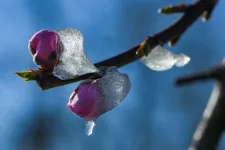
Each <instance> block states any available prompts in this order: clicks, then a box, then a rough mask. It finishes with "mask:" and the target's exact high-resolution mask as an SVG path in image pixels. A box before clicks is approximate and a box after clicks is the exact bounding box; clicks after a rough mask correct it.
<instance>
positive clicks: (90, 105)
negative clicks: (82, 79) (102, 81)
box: [67, 81, 101, 120]
mask: <svg viewBox="0 0 225 150" xmlns="http://www.w3.org/2000/svg"><path fill="white" fill-rule="evenodd" d="M100 100H101V97H100V91H99V88H98V85H97V84H95V83H94V81H89V83H88V82H87V83H83V84H81V85H80V86H79V87H78V88H77V89H76V90H75V91H74V92H73V93H72V94H71V96H70V99H69V102H68V104H67V106H68V107H69V108H70V110H71V111H72V112H74V113H75V114H77V115H78V116H80V117H82V118H85V119H87V120H96V119H97V118H98V117H99V116H100V115H101V112H100V110H99V106H100V105H99V103H100Z"/></svg>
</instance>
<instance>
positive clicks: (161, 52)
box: [140, 45, 190, 71]
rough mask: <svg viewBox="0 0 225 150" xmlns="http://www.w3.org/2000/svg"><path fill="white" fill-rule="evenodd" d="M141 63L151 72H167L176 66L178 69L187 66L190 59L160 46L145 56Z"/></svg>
mask: <svg viewBox="0 0 225 150" xmlns="http://www.w3.org/2000/svg"><path fill="white" fill-rule="evenodd" d="M140 61H141V62H142V63H143V64H144V65H146V66H147V67H148V68H149V69H151V70H154V71H165V70H169V69H171V68H172V67H173V66H174V65H175V66H177V67H183V66H185V65H187V64H188V63H189V61H190V57H188V56H186V55H184V54H175V53H173V52H170V51H168V50H166V49H163V48H162V47H161V46H160V45H158V46H156V47H155V48H154V49H153V50H152V51H151V52H150V53H149V54H148V56H147V57H146V56H143V57H142V58H141V59H140Z"/></svg>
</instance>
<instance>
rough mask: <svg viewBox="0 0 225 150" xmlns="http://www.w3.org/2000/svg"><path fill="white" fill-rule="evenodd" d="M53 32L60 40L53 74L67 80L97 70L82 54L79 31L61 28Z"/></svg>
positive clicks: (81, 41) (81, 38)
mask: <svg viewBox="0 0 225 150" xmlns="http://www.w3.org/2000/svg"><path fill="white" fill-rule="evenodd" d="M55 32H56V33H57V35H58V36H59V42H60V44H59V47H60V63H59V64H58V65H57V66H56V67H55V68H54V70H53V72H52V73H53V75H54V76H56V77H57V78H59V79H61V80H68V79H74V78H76V77H78V76H81V75H84V74H89V73H98V72H99V70H98V69H97V68H96V67H95V66H94V65H93V64H92V63H91V62H90V60H89V59H88V58H87V56H86V55H85V54H84V51H83V36H82V34H81V33H80V31H78V30H76V29H62V30H57V31H55Z"/></svg>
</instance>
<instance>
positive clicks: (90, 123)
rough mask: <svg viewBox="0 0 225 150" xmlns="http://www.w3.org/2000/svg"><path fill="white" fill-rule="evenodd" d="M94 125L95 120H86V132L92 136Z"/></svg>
mask: <svg viewBox="0 0 225 150" xmlns="http://www.w3.org/2000/svg"><path fill="white" fill-rule="evenodd" d="M94 126H95V122H94V121H93V120H89V121H86V129H85V132H86V134H87V135H88V136H90V135H91V134H92V132H93V129H94Z"/></svg>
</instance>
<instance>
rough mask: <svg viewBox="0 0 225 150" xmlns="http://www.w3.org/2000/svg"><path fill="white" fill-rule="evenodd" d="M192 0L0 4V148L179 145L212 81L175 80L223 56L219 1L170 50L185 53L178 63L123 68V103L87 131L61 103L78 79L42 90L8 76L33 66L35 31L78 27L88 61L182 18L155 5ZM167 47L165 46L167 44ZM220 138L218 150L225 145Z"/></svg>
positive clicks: (184, 143)
mask: <svg viewBox="0 0 225 150" xmlns="http://www.w3.org/2000/svg"><path fill="white" fill-rule="evenodd" d="M181 2H185V3H191V2H193V1H190V0H182V1H181V0H180V1H178V0H167V1H165V0H123V1H122V0H113V1H112V0H98V1H93V0H85V1H79V0H55V1H53V0H52V1H50V0H49V1H47V0H39V1H34V0H12V1H0V20H1V23H0V30H1V34H0V39H1V40H0V46H1V50H0V64H1V67H2V68H1V70H0V74H1V78H0V95H1V105H0V145H1V149H4V150H38V149H42V150H63V149H67V150H89V149H91V150H115V149H121V150H140V149H142V150H149V149H151V150H165V149H168V150H172V149H173V150H184V149H187V147H188V146H189V144H190V142H191V139H192V135H193V133H194V131H195V129H196V127H197V125H198V121H199V120H200V118H201V115H202V113H203V111H204V108H205V106H206V104H207V101H208V99H209V96H210V94H211V91H212V87H213V84H214V82H213V81H210V82H205V83H197V84H195V85H188V86H185V87H179V88H178V87H176V86H175V85H174V81H175V79H176V78H177V77H179V76H182V75H186V74H189V73H193V72H197V71H200V70H204V69H206V68H209V67H210V66H213V65H215V64H217V63H219V62H221V60H222V59H223V58H224V56H225V51H224V44H225V38H224V27H225V18H224V5H225V2H224V1H222V0H221V1H220V2H219V5H218V6H217V7H216V9H215V11H214V12H213V15H212V18H211V19H210V21H208V22H206V23H203V22H202V21H201V20H200V19H199V20H198V21H197V22H196V23H195V24H194V25H193V26H192V27H191V28H189V29H188V31H187V32H186V33H185V34H184V36H183V37H182V38H181V40H180V41H179V43H178V44H177V46H176V47H174V48H169V49H170V50H171V51H174V52H177V53H179V52H182V53H185V54H187V55H188V56H190V57H191V62H190V63H189V64H188V65H187V66H186V67H184V68H173V69H172V70H169V71H166V72H154V71H151V70H149V69H148V68H147V67H145V66H144V65H142V64H141V63H140V62H139V61H136V62H134V63H132V64H130V65H127V66H125V67H122V68H121V69H120V71H121V72H124V73H127V74H128V75H129V76H130V79H131V82H132V89H131V91H130V93H129V95H128V96H127V98H126V99H125V101H124V102H123V103H121V105H119V106H118V107H116V108H115V109H113V110H112V111H110V112H108V113H106V114H104V115H103V116H101V117H100V118H99V119H98V120H97V122H96V127H95V129H94V132H93V135H92V136H90V137H87V136H86V135H85V133H84V128H85V123H84V121H83V120H82V119H81V118H79V117H78V116H75V115H74V114H72V113H71V112H70V110H69V109H68V108H67V106H66V104H67V101H68V98H69V96H70V94H71V92H72V91H73V90H74V89H75V88H76V87H77V85H78V83H75V84H70V85H67V86H62V87H58V88H55V89H51V90H47V91H41V90H40V89H39V88H38V87H37V85H36V83H35V82H27V83H25V82H24V81H23V80H22V79H21V78H19V77H17V76H16V75H15V74H14V73H15V72H17V71H22V70H27V69H29V68H33V69H35V68H37V66H36V65H35V64H34V63H33V62H32V58H31V56H30V53H29V52H28V49H27V44H28V40H29V38H30V37H31V36H32V35H33V34H34V33H35V32H37V31H38V30H41V29H50V30H56V29H62V28H76V29H78V30H80V31H81V32H82V34H83V36H84V49H85V53H86V55H87V56H88V57H89V58H90V59H91V61H92V62H98V61H100V60H103V59H106V58H109V57H111V56H114V55H116V54H118V53H120V52H123V51H125V50H127V49H128V48H130V47H132V46H135V45H136V44H138V43H140V42H142V41H143V40H144V39H145V38H146V36H148V35H152V34H154V33H156V32H158V31H160V30H162V29H163V28H165V27H166V26H168V25H170V24H171V23H172V22H174V21H175V20H176V18H177V17H179V16H180V15H171V16H164V15H160V14H158V13H157V10H158V8H160V7H163V6H166V5H168V4H178V3H181ZM166 47H167V46H166ZM223 141H224V140H222V142H221V144H220V148H222V147H223V148H224V147H225V141H224V142H223Z"/></svg>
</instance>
